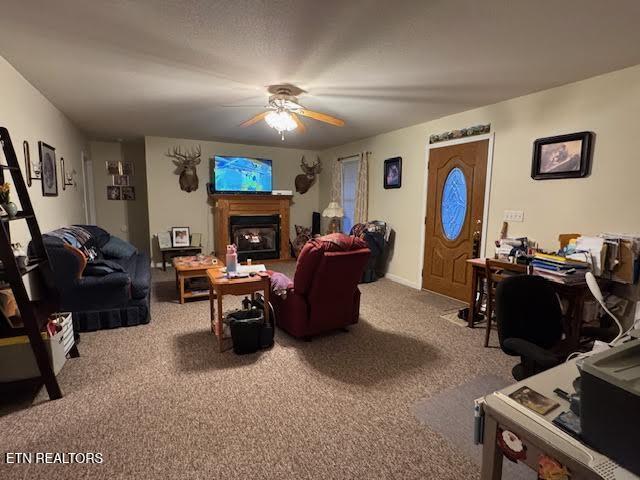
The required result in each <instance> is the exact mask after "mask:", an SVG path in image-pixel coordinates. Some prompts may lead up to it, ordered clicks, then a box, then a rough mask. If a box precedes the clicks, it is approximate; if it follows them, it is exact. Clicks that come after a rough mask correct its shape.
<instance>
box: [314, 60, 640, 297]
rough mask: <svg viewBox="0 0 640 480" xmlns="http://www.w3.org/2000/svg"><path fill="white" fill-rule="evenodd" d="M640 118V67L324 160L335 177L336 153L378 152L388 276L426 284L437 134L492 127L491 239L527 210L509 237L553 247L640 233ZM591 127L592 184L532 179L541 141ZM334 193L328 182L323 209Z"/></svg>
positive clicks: (373, 177)
mask: <svg viewBox="0 0 640 480" xmlns="http://www.w3.org/2000/svg"><path fill="white" fill-rule="evenodd" d="M639 114H640V65H638V66H635V67H631V68H628V69H624V70H620V71H617V72H613V73H610V74H606V75H601V76H598V77H594V78H591V79H588V80H584V81H581V82H577V83H573V84H569V85H565V86H562V87H558V88H554V89H550V90H546V91H543V92H538V93H535V94H532V95H527V96H524V97H519V98H515V99H512V100H508V101H505V102H501V103H497V104H495V105H490V106H486V107H482V108H478V109H475V110H471V111H468V112H464V113H460V114H456V115H451V116H448V117H444V118H442V119H439V120H435V121H431V122H427V123H423V124H420V125H415V126H412V127H409V128H404V129H401V130H397V131H394V132H390V133H386V134H383V135H378V136H375V137H372V138H368V139H365V140H362V141H359V142H354V143H351V144H349V145H344V146H341V147H337V148H333V149H329V150H326V151H324V152H321V157H322V159H323V161H324V164H325V171H327V172H328V171H330V170H329V168H330V165H329V163H330V160H333V159H335V158H336V157H338V156H344V155H348V154H352V153H357V152H359V151H363V150H369V151H371V152H373V155H372V157H371V164H370V173H369V184H370V196H369V217H370V218H371V219H381V220H387V221H388V222H390V223H391V225H392V226H393V228H394V229H395V230H396V246H395V251H394V254H393V258H392V260H391V263H390V265H389V273H390V274H391V275H390V276H391V277H392V278H396V279H397V280H399V281H403V282H404V283H408V284H411V285H414V286H418V285H419V284H420V268H421V265H422V249H421V248H422V245H421V233H422V226H423V218H422V214H423V209H424V206H423V202H424V191H423V189H424V187H423V185H424V177H425V175H426V148H427V143H428V138H429V135H431V134H433V133H441V132H444V131H448V130H453V129H457V128H463V127H467V126H471V125H477V124H483V123H491V130H492V132H494V133H495V144H494V156H493V177H492V181H491V195H490V205H489V218H488V219H485V222H488V223H487V225H488V235H487V240H488V241H489V243H490V242H491V241H492V240H494V239H496V238H497V237H498V235H499V231H500V226H501V224H502V219H503V214H504V210H507V209H510V210H511V209H513V210H523V211H524V222H522V223H511V224H510V228H509V234H510V235H512V236H518V235H528V236H529V237H530V238H533V239H536V240H538V241H539V242H540V244H541V245H542V246H543V247H546V248H549V249H555V248H557V236H558V233H560V232H581V233H584V234H595V233H598V232H601V231H616V232H620V231H623V232H640V213H639V211H638V192H640V154H639V153H638V151H639V150H638V148H637V144H636V137H637V118H638V115H639ZM583 130H589V131H592V132H594V133H595V147H594V154H593V167H592V172H591V175H590V176H589V177H587V178H583V179H567V180H548V181H534V180H532V179H531V176H530V173H531V154H532V146H533V141H534V140H535V139H536V138H540V137H548V136H552V135H558V134H564V133H572V132H578V131H583ZM394 156H401V157H402V162H403V163H402V167H403V172H402V188H401V189H398V190H384V189H383V188H382V166H383V161H384V160H385V159H386V158H389V157H394ZM329 195H330V178H329V175H325V176H323V177H322V178H321V203H322V204H324V203H326V202H327V201H328V199H329ZM487 253H491V252H490V251H489V250H487Z"/></svg>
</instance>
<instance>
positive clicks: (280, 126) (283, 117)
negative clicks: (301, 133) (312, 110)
mask: <svg viewBox="0 0 640 480" xmlns="http://www.w3.org/2000/svg"><path fill="white" fill-rule="evenodd" d="M264 121H265V122H267V125H269V126H270V127H271V128H273V129H274V130H276V131H277V132H278V133H280V134H282V133H283V132H291V131H293V130H295V129H296V128H297V127H298V125H297V124H296V122H295V120H294V119H293V117H292V116H291V114H290V113H289V112H286V111H284V110H280V111H276V112H269V113H267V116H266V117H264Z"/></svg>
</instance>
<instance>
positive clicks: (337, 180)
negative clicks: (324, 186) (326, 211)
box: [331, 159, 342, 205]
mask: <svg viewBox="0 0 640 480" xmlns="http://www.w3.org/2000/svg"><path fill="white" fill-rule="evenodd" d="M331 201H332V202H337V203H338V205H342V166H341V165H340V159H337V160H336V161H335V162H333V170H332V171H331Z"/></svg>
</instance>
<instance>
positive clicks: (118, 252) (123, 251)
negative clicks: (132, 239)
mask: <svg viewBox="0 0 640 480" xmlns="http://www.w3.org/2000/svg"><path fill="white" fill-rule="evenodd" d="M100 251H101V252H102V254H103V255H104V257H105V258H129V257H131V256H133V255H135V254H136V253H138V249H137V248H136V247H134V246H133V245H131V244H130V243H129V242H125V241H124V240H122V239H121V238H118V237H116V236H115V235H111V238H109V241H108V242H107V243H105V244H104V245H103V246H102V248H101V249H100Z"/></svg>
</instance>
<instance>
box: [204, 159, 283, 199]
mask: <svg viewBox="0 0 640 480" xmlns="http://www.w3.org/2000/svg"><path fill="white" fill-rule="evenodd" d="M213 160H214V164H213V181H212V182H211V183H212V184H213V190H214V191H215V192H219V193H259V192H265V193H270V192H271V190H272V187H273V185H272V177H271V160H266V159H264V158H249V157H222V156H218V155H216V156H215V157H214V159H213Z"/></svg>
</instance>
